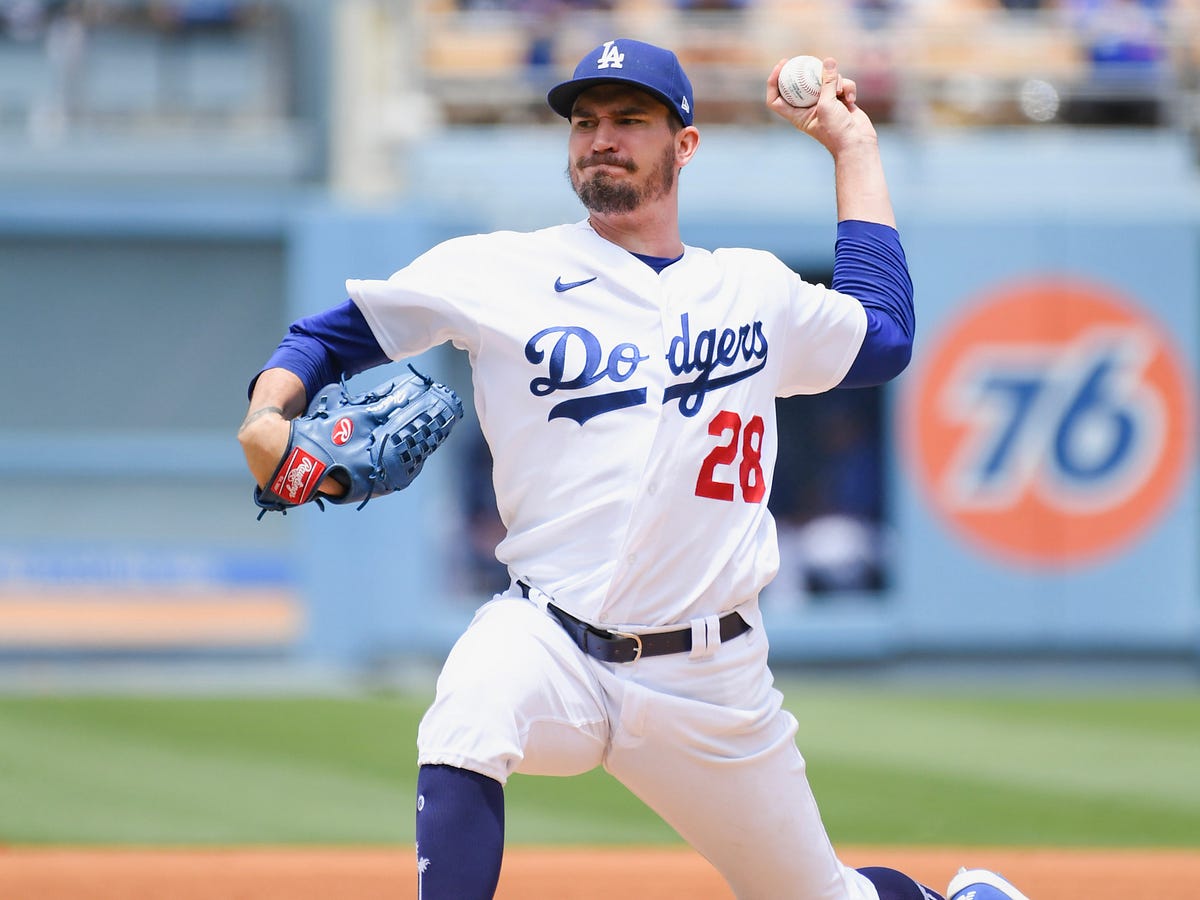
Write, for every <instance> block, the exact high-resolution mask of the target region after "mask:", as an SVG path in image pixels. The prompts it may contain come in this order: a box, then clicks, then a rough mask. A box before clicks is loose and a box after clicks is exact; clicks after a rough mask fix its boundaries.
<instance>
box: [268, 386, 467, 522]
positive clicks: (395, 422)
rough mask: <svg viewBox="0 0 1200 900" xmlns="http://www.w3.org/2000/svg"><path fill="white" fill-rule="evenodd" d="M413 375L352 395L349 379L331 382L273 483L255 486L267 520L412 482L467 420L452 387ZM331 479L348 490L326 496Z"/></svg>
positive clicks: (296, 433)
mask: <svg viewBox="0 0 1200 900" xmlns="http://www.w3.org/2000/svg"><path fill="white" fill-rule="evenodd" d="M409 368H410V369H412V372H413V374H412V375H408V376H406V377H404V378H402V379H400V380H398V381H389V382H385V383H384V384H381V385H379V386H378V387H376V388H375V389H374V390H371V391H367V392H366V393H365V394H359V395H357V396H351V395H350V394H349V393H348V392H347V391H346V385H345V383H341V384H330V385H326V386H325V387H324V388H323V389H322V390H320V391H319V392H318V393H317V396H316V397H315V398H313V401H312V403H310V404H309V406H308V411H307V412H306V413H305V414H304V415H303V416H298V417H297V418H295V419H293V420H292V423H291V436H290V437H289V439H288V446H287V449H286V450H285V451H284V453H283V459H282V460H281V461H280V463H279V467H278V468H277V469H276V470H275V473H274V474H273V475H272V476H271V478H270V479H269V480H268V482H267V487H266V488H258V487H256V488H255V489H254V502H255V503H257V504H258V506H259V507H261V509H262V512H260V513H259V514H258V517H259V518H260V519H261V518H262V517H263V516H264V515H265V514H266V513H267V512H268V511H270V512H287V510H289V509H291V508H292V507H294V506H300V505H301V504H304V503H308V502H309V501H310V500H311V501H314V502H315V503H316V504H317V505H318V506H320V507H321V508H322V509H324V504H323V502H322V501H324V500H328V501H329V502H330V503H339V504H342V503H357V504H358V508H359V509H362V508H363V507H364V506H366V505H367V501H368V500H370V499H371V498H372V497H375V496H380V495H383V494H390V493H392V492H393V491H399V490H403V489H404V488H406V487H408V486H409V485H410V484H411V483H412V480H413V479H414V478H416V477H417V473H419V472H420V471H421V467H422V466H423V465H424V464H425V460H426V459H427V458H428V457H429V455H430V454H431V453H433V451H434V450H436V449H437V448H438V447H440V446H441V445H442V443H443V442H444V441H445V440H446V438H447V437H448V436H449V435H450V430H451V429H452V428H453V427H454V425H455V423H456V422H458V420H459V419H461V418H462V415H463V407H462V401H461V400H460V399H459V398H458V395H457V394H455V393H454V391H452V390H450V388H448V387H446V386H445V385H444V384H438V383H437V382H435V381H433V379H431V378H426V377H425V376H424V375H421V374H420V373H418V372H417V370H416V369H413V368H412V366H409ZM326 477H330V478H333V479H334V480H335V481H337V482H338V483H339V484H341V485H342V486H343V487H344V488H346V492H345V493H344V494H341V495H339V496H336V497H335V496H332V495H329V494H319V493H318V491H317V489H318V488H319V487H320V486H321V482H322V481H324V479H325V478H326Z"/></svg>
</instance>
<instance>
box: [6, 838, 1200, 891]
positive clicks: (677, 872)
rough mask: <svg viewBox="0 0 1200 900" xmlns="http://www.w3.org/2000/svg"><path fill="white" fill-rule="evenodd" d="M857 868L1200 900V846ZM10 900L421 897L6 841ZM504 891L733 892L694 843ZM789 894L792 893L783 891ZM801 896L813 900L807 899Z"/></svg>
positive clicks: (366, 859)
mask: <svg viewBox="0 0 1200 900" xmlns="http://www.w3.org/2000/svg"><path fill="white" fill-rule="evenodd" d="M841 855H842V858H843V859H844V860H845V861H846V862H848V863H850V864H851V865H885V866H893V867H895V868H899V869H903V870H905V871H906V872H909V873H910V874H912V875H914V876H915V877H917V878H919V879H923V880H926V881H927V882H928V883H929V884H930V886H931V887H934V888H936V889H938V890H941V889H943V888H944V887H945V885H946V882H947V880H948V879H949V877H950V875H951V873H952V872H954V871H955V870H956V869H957V867H958V866H959V865H962V864H964V863H966V864H970V865H981V866H987V867H989V868H993V869H998V870H1000V871H1002V872H1004V873H1005V875H1006V876H1007V877H1009V878H1010V879H1012V880H1013V881H1014V882H1015V883H1016V884H1017V885H1018V886H1020V887H1021V888H1022V890H1024V891H1025V892H1026V893H1028V894H1029V896H1030V897H1031V898H1032V900H1139V898H1146V900H1151V898H1159V897H1200V851H1196V850H1170V851H1169V850H1107V849H1106V850H1030V849H1021V850H1014V849H988V850H980V849H977V848H976V849H970V850H966V849H949V848H947V849H928V848H913V849H908V848H896V847H887V848H867V847H855V848H849V849H843V850H842V851H841ZM0 897H3V898H5V900H231V898H234V900H385V898H386V900H412V898H415V897H416V885H415V883H414V877H413V855H412V854H411V853H409V852H406V851H404V850H399V849H394V848H393V849H379V850H371V849H362V850H356V849H353V850H352V849H344V850H343V849H312V850H305V849H295V848H288V849H279V850H270V849H230V850H145V851H139V850H127V849H113V850H77V849H31V848H7V849H5V848H0ZM497 897H498V898H500V900H543V898H545V900H550V898H553V900H612V898H614V897H617V898H628V900H668V898H670V900H729V898H731V897H732V894H731V893H730V892H729V889H728V888H726V887H725V885H724V883H723V882H722V881H721V879H720V878H719V877H718V876H717V874H716V873H715V872H714V871H713V869H712V868H711V867H710V866H709V865H708V864H707V863H706V862H705V861H704V860H703V859H701V858H700V857H698V856H697V855H696V854H694V853H692V852H690V851H688V850H686V849H684V850H674V849H668V850H640V849H638V850H622V849H557V848H556V849H545V850H539V849H532V848H513V849H510V850H509V851H508V853H507V854H506V856H505V861H504V872H503V874H502V876H501V880H500V891H499V893H498V894H497ZM780 900H789V898H780ZM797 900H802V898H797Z"/></svg>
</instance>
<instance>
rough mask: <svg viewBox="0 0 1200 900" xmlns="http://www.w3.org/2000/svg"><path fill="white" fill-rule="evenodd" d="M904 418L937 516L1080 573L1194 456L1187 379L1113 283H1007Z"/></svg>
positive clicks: (1140, 521) (939, 356) (1142, 518)
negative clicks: (1080, 564) (1080, 565)
mask: <svg viewBox="0 0 1200 900" xmlns="http://www.w3.org/2000/svg"><path fill="white" fill-rule="evenodd" d="M908 397H909V398H911V399H910V400H909V406H908V408H907V409H906V410H905V411H904V413H903V414H902V416H901V422H902V424H903V426H904V427H905V430H906V437H907V441H906V444H907V446H908V448H909V451H910V455H911V457H912V459H913V462H914V465H915V468H916V470H917V473H918V474H919V475H920V481H921V482H922V484H923V487H924V488H925V490H926V491H927V493H928V497H929V499H930V501H931V503H932V505H933V506H934V507H935V508H936V509H937V511H938V512H940V513H941V514H942V515H943V516H944V517H945V518H946V520H947V521H948V522H949V523H950V525H951V526H952V528H953V529H954V530H955V531H956V532H958V533H960V534H962V535H963V536H965V537H968V538H970V539H972V540H973V541H974V542H976V543H979V544H981V545H983V546H984V547H985V548H986V549H988V550H990V551H993V552H996V553H998V554H1000V555H1002V556H1005V557H1015V558H1017V559H1020V560H1023V561H1027V562H1034V563H1040V564H1051V565H1065V564H1070V563H1078V562H1081V561H1084V560H1088V559H1092V558H1096V557H1098V556H1101V555H1103V554H1106V553H1111V552H1113V551H1114V550H1115V549H1116V548H1118V547H1120V546H1121V545H1123V544H1125V543H1127V542H1129V541H1131V540H1132V539H1133V538H1134V537H1135V536H1136V535H1137V534H1139V533H1140V532H1141V531H1143V530H1144V529H1145V528H1146V527H1148V526H1149V524H1150V523H1151V522H1152V521H1154V519H1155V518H1156V517H1157V516H1158V515H1160V514H1161V512H1162V511H1163V509H1164V508H1165V506H1166V504H1167V503H1168V502H1169V501H1170V500H1171V498H1172V497H1174V496H1175V494H1176V491H1177V488H1178V486H1179V483H1180V481H1181V479H1182V476H1183V474H1184V472H1185V471H1186V468H1187V466H1188V465H1189V463H1190V462H1191V458H1192V450H1191V443H1192V435H1193V426H1192V417H1193V411H1192V410H1193V403H1194V401H1193V398H1192V388H1191V378H1190V377H1189V376H1188V375H1187V374H1186V373H1185V369H1184V367H1183V366H1182V365H1181V364H1180V361H1179V359H1178V357H1177V356H1176V354H1175V351H1174V349H1173V347H1172V346H1171V343H1170V340H1169V339H1168V338H1167V337H1166V336H1165V334H1164V332H1163V331H1162V330H1161V329H1160V328H1159V327H1158V324H1157V323H1156V322H1155V321H1154V320H1153V319H1152V318H1151V317H1150V316H1148V315H1146V314H1145V313H1144V312H1143V311H1142V310H1141V309H1139V308H1138V307H1137V305H1136V304H1134V303H1133V302H1132V301H1130V300H1129V299H1127V298H1125V297H1123V296H1121V295H1119V294H1117V293H1116V292H1115V291H1112V290H1111V289H1109V288H1107V287H1104V286H1102V285H1098V284H1093V283H1090V282H1084V281H1078V280H1073V279H1055V278H1047V279H1042V280H1031V281H1025V282H1016V283H1013V284H1008V285H1003V286H1001V287H1000V288H998V289H997V290H995V291H994V292H993V293H992V294H991V295H989V296H987V297H985V298H984V300H983V301H982V302H980V303H978V304H976V305H975V306H974V307H973V308H971V309H969V310H968V312H967V314H966V315H965V316H963V317H962V318H961V319H959V320H958V321H957V322H956V323H954V324H953V325H952V326H951V327H949V328H948V329H946V331H945V332H944V333H943V334H941V335H940V336H939V337H938V339H937V342H936V343H935V345H934V347H933V348H932V352H931V353H930V354H929V358H928V361H927V362H925V363H924V364H923V366H922V369H921V372H920V373H919V375H918V379H917V383H916V386H915V388H913V389H912V390H910V392H909V394H908Z"/></svg>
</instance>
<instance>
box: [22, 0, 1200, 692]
mask: <svg viewBox="0 0 1200 900" xmlns="http://www.w3.org/2000/svg"><path fill="white" fill-rule="evenodd" d="M613 36H628V37H636V38H642V39H647V40H652V41H654V42H656V43H660V44H665V45H668V46H672V47H674V48H676V49H677V50H678V52H679V53H680V55H681V57H682V58H683V60H684V62H685V65H686V67H687V69H688V71H689V73H690V74H691V76H692V78H693V81H694V83H695V87H696V97H697V104H696V106H697V110H696V117H697V124H699V125H700V126H701V129H702V134H703V146H702V149H701V151H700V154H699V157H698V158H697V160H696V162H695V163H694V164H693V165H692V166H690V167H689V168H688V170H687V172H686V173H685V175H684V191H683V226H684V236H685V240H687V241H688V243H692V244H696V245H700V246H706V247H713V246H718V245H746V246H758V247H762V248H764V249H769V250H772V251H774V252H775V253H776V254H777V255H779V256H780V257H781V258H782V259H784V260H785V261H786V262H788V263H789V264H790V265H792V266H793V267H795V268H796V269H797V270H798V271H800V272H801V273H802V274H804V275H805V277H807V278H808V279H809V280H813V281H826V280H827V279H828V278H829V275H830V272H831V268H832V249H833V220H834V210H833V192H832V187H831V169H830V166H829V163H828V159H827V157H826V156H825V154H824V151H822V150H821V149H820V148H819V147H816V146H815V145H813V146H809V144H810V143H811V142H808V141H806V140H804V139H802V138H800V137H799V136H797V135H795V134H793V133H792V132H791V131H790V130H789V129H788V128H787V126H786V125H784V124H783V123H782V122H779V121H775V120H773V119H772V117H771V116H770V115H769V114H768V113H767V112H766V111H765V109H764V108H763V103H762V96H763V93H764V86H763V85H764V81H765V78H766V75H767V73H768V72H769V70H770V68H771V66H772V65H773V63H774V62H775V61H777V60H778V59H780V58H782V57H785V56H790V55H794V54H797V53H815V54H818V55H835V56H837V57H838V58H839V61H840V63H841V66H842V68H843V70H844V71H846V72H848V73H850V74H851V75H852V76H853V77H855V78H856V79H857V80H858V82H859V84H860V98H861V104H862V105H863V106H864V107H865V108H866V109H867V111H868V112H869V113H870V114H871V115H872V117H873V118H874V120H875V121H876V123H877V124H878V126H879V128H880V131H881V134H882V140H883V144H884V158H885V163H886V165H887V167H888V173H889V178H890V181H891V185H892V188H893V194H894V200H895V204H896V207H897V210H898V214H899V218H900V221H901V231H902V235H903V236H904V240H905V245H906V249H907V252H908V254H909V259H910V263H911V265H912V270H913V273H914V279H915V282H916V287H917V302H918V320H919V339H918V346H917V354H916V358H915V362H914V364H913V367H912V368H911V369H910V371H909V372H907V373H906V374H905V375H904V376H903V377H902V378H901V379H900V381H899V382H898V383H896V384H895V385H892V386H889V387H888V388H886V389H884V390H880V391H855V392H838V393H834V394H831V395H826V396H823V397H816V398H794V399H793V400H788V401H785V402H782V403H781V404H780V411H781V421H782V424H783V434H784V442H783V448H782V450H781V454H780V465H779V469H778V472H777V476H776V486H775V495H774V497H773V500H772V503H773V507H774V509H775V512H776V514H777V517H778V520H779V523H780V535H781V540H782V545H783V551H782V552H783V557H782V567H781V572H780V577H779V579H778V580H777V582H776V583H775V584H774V585H773V586H772V587H771V588H770V589H769V591H768V593H767V594H766V596H765V597H764V610H765V612H766V614H767V616H768V619H769V624H770V627H771V629H772V636H773V652H774V655H775V659H776V662H777V663H778V664H779V665H781V666H791V665H802V664H807V665H810V666H837V667H841V666H850V667H864V666H865V667H880V666H894V667H899V666H906V667H909V668H911V669H914V670H917V669H920V668H922V667H925V666H940V665H942V664H944V663H946V662H947V661H956V662H970V663H973V664H978V663H982V664H986V665H988V666H991V665H993V664H994V665H995V666H996V667H997V668H1001V667H1006V668H1008V670H1009V671H1015V672H1023V673H1026V674H1029V675H1032V676H1035V677H1036V676H1040V674H1043V673H1044V672H1045V671H1047V667H1056V668H1057V667H1061V666H1062V665H1064V664H1070V663H1081V664H1086V665H1087V667H1088V669H1087V671H1089V672H1095V671H1098V669H1097V666H1099V667H1107V669H1108V670H1109V671H1117V669H1116V668H1113V667H1114V666H1118V664H1119V666H1120V669H1119V670H1120V671H1122V672H1127V671H1133V670H1134V669H1136V670H1137V671H1139V672H1142V673H1165V674H1167V675H1168V676H1169V677H1171V678H1176V679H1178V678H1182V679H1184V680H1185V681H1186V680H1188V679H1194V678H1195V675H1196V672H1197V663H1198V662H1200V553H1198V552H1197V550H1198V548H1200V496H1198V493H1197V478H1196V469H1197V466H1196V440H1195V438H1196V384H1197V371H1198V360H1200V149H1198V148H1200V144H1198V141H1200V3H1197V2H1196V0H1008V2H1004V0H854V2H852V0H839V2H827V3H817V2H813V0H741V2H732V0H728V2H702V0H691V2H688V0H608V2H603V0H591V2H589V0H509V2H503V0H491V2H484V0H474V2H472V0H459V2H454V0H392V2H386V0H337V2H329V3H325V2H317V0H263V2H251V0H231V2H216V0H210V2H203V0H201V2H183V0H180V2H169V0H162V2H142V0H128V2H119V0H109V2H98V0H91V2H89V0H75V2H72V0H58V2H53V0H0V304H2V305H3V310H4V322H3V327H0V370H2V371H3V372H4V375H5V378H4V381H5V383H7V384H9V385H10V387H14V388H15V390H14V391H13V392H12V393H11V394H10V400H15V401H16V402H15V403H14V407H12V408H10V414H9V416H8V421H7V424H6V425H5V426H4V428H3V429H2V430H0V474H2V475H3V478H4V480H5V490H4V495H3V499H2V500H0V686H2V687H4V688H12V689H18V690H23V689H34V690H43V689H57V688H60V687H65V686H71V685H74V686H77V687H78V686H82V687H86V688H96V687H98V686H104V685H108V686H112V685H121V684H127V685H128V686H131V687H136V688H155V687H159V686H162V685H169V686H178V685H180V684H182V683H185V681H186V680H187V679H188V678H191V677H201V676H196V673H202V679H203V684H205V685H207V686H212V685H214V684H216V685H238V686H249V685H253V686H257V687H259V688H262V687H285V686H294V685H297V684H302V685H310V686H311V685H323V684H330V683H340V682H343V681H345V680H350V681H351V682H354V683H360V682H364V681H365V682H366V683H380V682H386V683H392V682H394V681H396V680H398V679H399V680H405V679H407V678H409V676H414V675H415V676H418V677H420V676H421V675H422V674H423V673H427V672H428V671H429V667H430V666H432V665H436V663H437V662H438V661H440V659H441V657H442V655H443V654H444V653H445V651H446V650H447V649H448V647H449V645H450V643H451V642H452V640H453V639H454V637H455V636H456V635H457V634H458V632H459V631H460V630H461V628H462V627H463V626H464V625H465V623H466V622H467V621H468V620H469V617H470V615H471V613H472V611H473V610H474V609H475V607H477V606H478V604H479V603H480V602H482V601H483V600H484V599H485V598H486V597H488V596H489V595H490V593H491V592H492V591H493V590H495V589H496V588H497V587H498V586H502V585H503V584H504V573H503V572H498V571H497V568H496V566H495V564H494V563H493V562H491V561H490V554H491V550H492V548H493V547H494V546H495V542H496V539H497V527H498V526H497V521H496V516H495V511H494V507H493V505H492V503H493V501H492V498H491V495H490V487H489V484H488V475H489V468H488V466H489V457H488V451H487V448H486V446H485V445H484V444H483V442H482V441H481V439H480V438H479V435H478V429H477V427H476V425H475V422H474V420H473V417H471V416H469V417H468V422H467V423H466V426H465V427H463V428H462V429H461V430H460V432H459V433H458V436H457V437H456V438H455V439H454V440H452V441H451V442H450V444H449V445H447V447H446V448H445V450H443V451H442V453H441V454H439V456H438V457H435V458H434V460H433V461H432V462H431V463H430V465H429V466H428V467H427V468H426V471H425V474H424V475H423V476H422V478H421V479H420V480H419V481H418V482H417V483H416V484H415V485H414V486H413V487H412V488H411V489H410V490H409V491H407V492H406V493H405V494H404V495H401V496H400V497H398V498H395V499H391V500H387V501H385V502H376V503H372V504H370V505H369V506H368V507H367V508H366V509H364V510H363V511H362V512H359V513H355V512H353V511H352V510H349V509H341V508H336V509H331V510H328V511H326V512H325V513H324V514H322V513H319V512H317V511H316V510H315V509H306V510H303V511H300V512H297V513H294V514H292V515H289V516H287V517H280V516H268V517H266V518H264V519H263V520H262V521H256V518H255V514H256V512H257V510H256V509H255V508H254V507H253V505H252V503H251V497H250V488H251V485H250V482H249V479H248V477H247V475H246V473H245V471H244V467H243V465H242V462H241V456H240V452H239V450H238V447H237V444H236V441H235V439H234V432H235V431H236V428H237V425H238V423H239V421H240V419H241V417H242V414H243V412H244V409H245V406H244V403H245V388H246V384H247V382H248V380H249V378H250V377H251V376H252V375H253V374H254V373H255V372H256V371H257V370H258V367H259V366H260V365H261V363H262V362H263V361H265V359H266V358H267V356H268V355H269V353H270V351H271V349H272V348H273V347H274V345H275V343H276V341H277V340H278V338H279V336H280V335H281V334H282V333H283V329H284V328H285V327H286V325H287V323H288V322H290V321H291V320H292V319H294V318H296V317H297V316H298V315H301V314H304V313H307V312H310V311H314V310H316V309H319V308H323V307H325V306H327V305H330V304H332V303H336V302H339V301H340V300H341V299H343V297H344V293H343V286H342V283H343V281H344V279H345V278H347V277H386V276H387V275H388V274H390V273H391V272H392V271H393V270H395V269H397V268H399V267H401V266H402V265H404V264H405V263H407V262H408V261H409V260H411V259H412V258H413V257H415V256H416V255H417V254H419V253H420V252H422V251H423V250H424V249H426V248H427V247H428V246H429V245H431V244H432V243H434V242H436V241H437V240H440V239H443V238H446V237H449V236H452V235H454V234H461V233H466V232H474V231H485V230H491V229H495V228H517V229H525V228H535V227H541V226H544V225H550V224H554V223H556V222H560V221H570V220H574V219H577V218H582V211H581V209H580V208H579V207H578V205H577V203H576V201H575V199H574V197H573V196H572V195H571V192H570V190H569V187H568V185H567V182H566V179H565V177H564V176H563V167H564V160H563V139H564V129H563V125H562V123H561V121H556V120H555V119H554V117H553V116H552V115H551V114H550V113H549V111H548V110H547V109H545V108H544V103H543V97H544V93H545V89H546V87H547V86H548V85H549V84H551V83H553V82H554V81H555V80H556V79H557V78H559V77H560V76H561V75H563V73H564V72H568V71H569V70H570V69H571V68H572V67H573V65H574V63H575V62H576V61H577V59H578V58H579V57H580V56H581V55H582V54H583V53H584V52H586V51H587V50H588V49H590V48H591V47H593V46H596V45H597V44H599V43H601V42H602V41H604V40H607V39H608V38H610V37H613ZM429 356H430V357H431V358H430V359H428V360H426V361H424V364H425V367H426V368H427V369H429V370H430V371H433V372H435V373H437V374H438V375H439V376H442V377H444V378H445V380H447V381H449V382H450V383H451V384H452V385H453V386H455V387H456V388H458V389H459V391H460V393H463V394H464V396H465V397H467V398H469V390H468V382H467V373H466V366H465V361H464V360H463V359H461V358H460V356H459V355H457V354H455V353H454V352H453V351H450V350H449V349H439V350H436V351H432V352H431V353H430V354H429ZM370 377H371V378H372V379H373V380H378V378H379V376H378V375H373V376H370ZM1013 663H1016V664H1017V665H1016V666H1013V665H1012V664H1013Z"/></svg>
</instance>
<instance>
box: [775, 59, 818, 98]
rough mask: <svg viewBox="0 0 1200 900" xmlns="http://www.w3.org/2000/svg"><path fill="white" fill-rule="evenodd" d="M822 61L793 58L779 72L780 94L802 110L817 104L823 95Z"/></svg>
mask: <svg viewBox="0 0 1200 900" xmlns="http://www.w3.org/2000/svg"><path fill="white" fill-rule="evenodd" d="M822 72H823V68H822V64H821V60H819V59H817V58H816V57H815V56H793V57H792V58H791V59H789V60H788V61H787V62H786V63H784V64H783V68H782V69H780V70H779V94H780V96H782V97H783V99H784V100H786V101H787V102H788V103H789V104H791V105H792V106H798V107H800V108H801V109H803V108H806V107H809V106H812V105H813V104H814V103H816V102H817V96H818V95H819V94H820V93H821V75H822Z"/></svg>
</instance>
